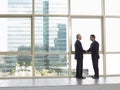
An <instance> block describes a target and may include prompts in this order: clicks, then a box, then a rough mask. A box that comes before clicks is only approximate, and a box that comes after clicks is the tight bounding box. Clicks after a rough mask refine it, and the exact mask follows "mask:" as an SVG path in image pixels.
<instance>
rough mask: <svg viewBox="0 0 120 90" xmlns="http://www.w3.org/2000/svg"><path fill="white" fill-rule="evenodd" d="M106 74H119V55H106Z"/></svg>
mask: <svg viewBox="0 0 120 90" xmlns="http://www.w3.org/2000/svg"><path fill="white" fill-rule="evenodd" d="M106 58H107V63H106V66H107V74H108V75H110V74H111V75H112V74H120V70H119V68H120V54H107V56H106Z"/></svg>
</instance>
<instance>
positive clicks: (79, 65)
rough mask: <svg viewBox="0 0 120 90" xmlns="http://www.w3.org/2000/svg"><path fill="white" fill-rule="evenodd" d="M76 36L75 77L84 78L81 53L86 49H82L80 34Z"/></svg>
mask: <svg viewBox="0 0 120 90" xmlns="http://www.w3.org/2000/svg"><path fill="white" fill-rule="evenodd" d="M76 38H77V40H76V42H75V59H76V60H77V66H76V78H79V79H85V77H83V76H82V73H83V53H84V52H86V51H85V50H83V47H82V44H81V41H80V40H81V39H82V37H81V35H80V34H77V36H76Z"/></svg>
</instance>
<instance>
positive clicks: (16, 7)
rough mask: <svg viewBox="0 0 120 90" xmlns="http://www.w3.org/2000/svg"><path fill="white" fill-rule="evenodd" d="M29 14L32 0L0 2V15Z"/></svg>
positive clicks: (3, 0) (0, 0)
mask: <svg viewBox="0 0 120 90" xmlns="http://www.w3.org/2000/svg"><path fill="white" fill-rule="evenodd" d="M1 13H2V14H30V13H32V0H0V14H1Z"/></svg>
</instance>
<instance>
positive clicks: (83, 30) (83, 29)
mask: <svg viewBox="0 0 120 90" xmlns="http://www.w3.org/2000/svg"><path fill="white" fill-rule="evenodd" d="M78 33H80V34H81V36H82V40H81V42H82V46H83V48H84V49H85V50H87V49H88V48H89V47H90V44H91V41H90V39H89V38H90V35H91V34H95V36H96V40H97V41H98V42H99V44H100V51H101V21H100V19H83V18H79V19H72V51H74V43H75V41H76V35H77V34H78Z"/></svg>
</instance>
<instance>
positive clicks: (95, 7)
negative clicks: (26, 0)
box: [71, 0, 102, 15]
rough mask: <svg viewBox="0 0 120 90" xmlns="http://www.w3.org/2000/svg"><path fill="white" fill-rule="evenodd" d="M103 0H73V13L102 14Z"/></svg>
mask: <svg viewBox="0 0 120 90" xmlns="http://www.w3.org/2000/svg"><path fill="white" fill-rule="evenodd" d="M101 12H102V11H101V0H71V13H72V15H101Z"/></svg>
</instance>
